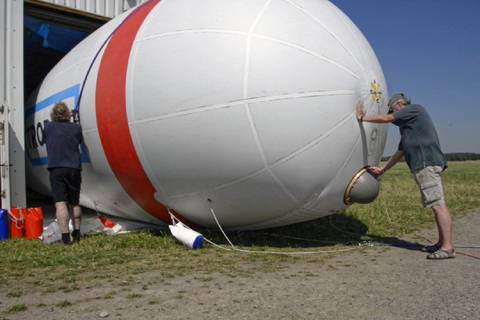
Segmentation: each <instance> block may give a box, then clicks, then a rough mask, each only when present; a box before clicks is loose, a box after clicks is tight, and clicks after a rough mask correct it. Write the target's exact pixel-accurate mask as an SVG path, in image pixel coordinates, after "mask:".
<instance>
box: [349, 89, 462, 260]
mask: <svg viewBox="0 0 480 320" xmlns="http://www.w3.org/2000/svg"><path fill="white" fill-rule="evenodd" d="M388 107H389V114H386V115H366V112H365V110H364V108H363V104H362V103H361V102H360V103H359V104H358V105H357V118H358V120H359V121H360V122H364V121H366V122H374V123H393V124H394V125H396V126H398V127H399V128H400V135H401V140H400V144H399V146H398V151H397V152H396V153H395V154H394V155H393V156H392V157H391V158H390V159H389V160H388V161H387V163H386V164H385V165H384V166H383V167H372V168H370V171H371V172H372V173H373V174H375V175H377V176H380V175H382V174H384V173H385V172H386V171H387V170H388V169H390V168H391V167H393V166H394V165H395V164H396V163H397V162H398V161H400V160H401V159H402V158H403V157H405V161H406V162H407V164H408V166H409V168H410V171H411V172H412V174H413V176H414V178H415V181H416V182H417V185H418V187H419V189H420V192H421V195H422V202H423V206H424V207H425V208H432V210H433V213H434V215H435V221H436V224H437V229H438V242H437V243H436V244H434V245H433V246H428V247H425V250H426V251H428V252H430V254H429V255H428V256H427V258H428V259H448V258H455V249H454V247H453V240H452V218H451V216H450V212H449V211H448V207H447V205H446V203H445V197H444V194H443V185H442V179H441V177H440V173H441V172H442V171H443V170H445V169H446V168H447V161H446V159H445V156H444V154H443V153H442V150H441V149H440V143H439V141H438V135H437V132H436V130H435V127H434V125H433V122H432V120H431V118H430V116H429V114H428V113H427V111H426V110H425V108H424V107H422V106H421V105H418V104H411V103H410V99H409V98H408V97H407V96H405V95H404V94H403V93H399V94H395V95H393V96H392V98H391V99H390V101H389V102H388Z"/></svg>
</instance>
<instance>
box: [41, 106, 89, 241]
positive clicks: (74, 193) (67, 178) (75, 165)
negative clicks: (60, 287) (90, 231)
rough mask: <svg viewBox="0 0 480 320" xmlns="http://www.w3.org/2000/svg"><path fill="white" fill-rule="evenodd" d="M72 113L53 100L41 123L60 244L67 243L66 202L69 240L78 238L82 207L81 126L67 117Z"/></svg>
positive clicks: (70, 116) (78, 239)
mask: <svg viewBox="0 0 480 320" xmlns="http://www.w3.org/2000/svg"><path fill="white" fill-rule="evenodd" d="M71 118H72V113H71V112H70V110H69V109H68V108H67V106H66V105H65V103H63V102H59V103H57V104H55V106H54V107H53V110H52V113H51V120H52V121H51V122H48V123H47V124H46V125H45V141H46V145H47V155H48V171H49V173H50V185H51V187H52V195H53V200H54V201H55V209H56V215H57V221H58V224H59V226H60V231H61V232H62V241H63V243H64V244H70V241H71V239H70V233H69V230H68V218H69V213H68V209H69V208H68V206H70V207H71V208H72V220H73V227H74V230H73V232H72V238H73V241H75V242H78V241H80V223H81V218H82V209H81V207H80V205H79V198H80V184H81V182H82V177H81V169H82V167H81V162H80V149H79V147H80V144H81V143H82V142H83V136H82V128H81V127H80V125H79V124H76V123H73V122H71V121H70V119H71Z"/></svg>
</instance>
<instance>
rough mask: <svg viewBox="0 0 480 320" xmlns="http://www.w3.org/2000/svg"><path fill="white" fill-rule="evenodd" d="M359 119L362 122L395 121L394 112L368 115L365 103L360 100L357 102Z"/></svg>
mask: <svg viewBox="0 0 480 320" xmlns="http://www.w3.org/2000/svg"><path fill="white" fill-rule="evenodd" d="M357 119H358V121H360V122H363V121H366V122H374V123H390V122H393V121H395V117H394V116H393V114H378V115H370V116H367V115H366V112H365V108H364V107H363V103H362V102H361V101H359V102H358V103H357Z"/></svg>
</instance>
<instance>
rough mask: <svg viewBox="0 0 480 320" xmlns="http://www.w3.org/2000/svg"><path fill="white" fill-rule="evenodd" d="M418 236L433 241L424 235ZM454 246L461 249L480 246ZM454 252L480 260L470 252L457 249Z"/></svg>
mask: <svg viewBox="0 0 480 320" xmlns="http://www.w3.org/2000/svg"><path fill="white" fill-rule="evenodd" d="M418 237H419V238H422V239H423V240H425V241H428V242H430V243H433V241H431V240H430V239H428V238H426V237H424V236H418ZM455 247H456V248H462V249H465V248H480V246H475V245H474V246H455ZM456 253H457V254H459V255H462V256H466V257H469V258H473V259H476V260H480V257H477V256H474V255H472V254H469V253H465V252H461V251H458V250H456Z"/></svg>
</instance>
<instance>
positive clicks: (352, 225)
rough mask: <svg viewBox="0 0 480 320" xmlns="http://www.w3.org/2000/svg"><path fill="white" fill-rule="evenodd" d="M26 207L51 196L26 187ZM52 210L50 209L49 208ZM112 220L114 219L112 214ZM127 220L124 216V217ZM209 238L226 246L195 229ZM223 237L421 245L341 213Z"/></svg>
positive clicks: (274, 244)
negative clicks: (377, 230)
mask: <svg viewBox="0 0 480 320" xmlns="http://www.w3.org/2000/svg"><path fill="white" fill-rule="evenodd" d="M27 196H28V199H27V201H28V202H29V206H45V204H46V203H48V204H49V205H50V204H51V206H52V207H53V199H52V198H51V197H48V196H44V195H41V194H39V193H37V192H35V191H32V190H30V189H28V193H27ZM52 210H54V209H52ZM84 211H85V213H87V212H88V213H90V214H94V211H93V210H91V209H88V208H84ZM113 219H115V218H114V217H113ZM124 220H128V219H124ZM145 231H149V232H151V233H153V234H156V235H158V236H165V235H166V234H170V232H169V231H168V227H166V226H165V227H164V228H160V229H159V228H158V226H155V228H153V229H152V230H145ZM198 231H199V232H201V233H202V234H203V235H204V236H206V237H207V238H208V239H210V240H211V241H213V242H215V243H217V244H220V245H224V246H228V245H229V243H228V242H227V240H226V239H225V237H224V236H223V235H222V233H221V232H220V230H219V229H199V230H198ZM227 236H228V237H229V239H230V240H231V241H232V243H233V244H234V245H235V246H239V247H243V248H252V247H257V248H258V247H260V248H261V247H270V248H318V247H326V246H335V245H355V244H359V243H364V242H366V241H369V242H373V243H375V244H377V245H383V246H390V247H397V248H403V249H407V250H415V251H418V250H421V249H422V247H423V245H421V244H419V243H414V242H409V241H406V240H402V239H399V238H396V237H381V236H376V235H371V234H368V226H367V225H365V224H364V223H363V222H361V221H360V220H358V219H355V218H353V217H350V216H347V215H345V214H342V213H337V214H333V215H330V216H326V217H323V218H320V219H317V220H313V221H307V222H302V223H298V224H294V225H289V226H285V227H278V228H271V229H266V230H257V231H230V232H227Z"/></svg>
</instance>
